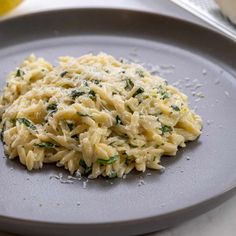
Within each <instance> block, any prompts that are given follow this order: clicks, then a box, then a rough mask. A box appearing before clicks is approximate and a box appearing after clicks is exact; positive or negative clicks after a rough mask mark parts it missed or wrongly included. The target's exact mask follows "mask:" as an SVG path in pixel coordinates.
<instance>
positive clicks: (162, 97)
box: [161, 91, 170, 100]
mask: <svg viewBox="0 0 236 236" xmlns="http://www.w3.org/2000/svg"><path fill="white" fill-rule="evenodd" d="M169 97H170V95H169V93H167V92H166V91H162V92H161V99H162V100H164V99H166V98H169Z"/></svg>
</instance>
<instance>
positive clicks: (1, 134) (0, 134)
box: [0, 122, 6, 143]
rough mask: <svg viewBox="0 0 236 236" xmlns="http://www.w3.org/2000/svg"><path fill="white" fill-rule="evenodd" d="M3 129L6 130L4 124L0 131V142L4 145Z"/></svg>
mask: <svg viewBox="0 0 236 236" xmlns="http://www.w3.org/2000/svg"><path fill="white" fill-rule="evenodd" d="M5 129H6V122H4V123H3V125H2V129H1V131H0V139H1V141H2V142H3V143H4V132H5Z"/></svg>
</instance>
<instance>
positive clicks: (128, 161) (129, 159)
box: [125, 156, 132, 165]
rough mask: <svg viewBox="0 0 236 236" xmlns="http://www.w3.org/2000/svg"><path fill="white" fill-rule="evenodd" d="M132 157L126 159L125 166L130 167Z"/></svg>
mask: <svg viewBox="0 0 236 236" xmlns="http://www.w3.org/2000/svg"><path fill="white" fill-rule="evenodd" d="M131 161H132V160H131V157H129V156H126V158H125V164H126V165H129V164H130V163H131Z"/></svg>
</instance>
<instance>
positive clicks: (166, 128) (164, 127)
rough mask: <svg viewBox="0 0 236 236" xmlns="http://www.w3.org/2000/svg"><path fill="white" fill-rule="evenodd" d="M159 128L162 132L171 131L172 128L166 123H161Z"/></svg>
mask: <svg viewBox="0 0 236 236" xmlns="http://www.w3.org/2000/svg"><path fill="white" fill-rule="evenodd" d="M160 130H161V132H162V134H165V133H168V132H171V131H172V130H173V129H172V128H171V127H170V126H168V125H162V126H161V128H160Z"/></svg>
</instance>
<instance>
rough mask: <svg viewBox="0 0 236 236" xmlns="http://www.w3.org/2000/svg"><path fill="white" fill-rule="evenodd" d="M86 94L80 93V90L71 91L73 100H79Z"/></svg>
mask: <svg viewBox="0 0 236 236" xmlns="http://www.w3.org/2000/svg"><path fill="white" fill-rule="evenodd" d="M84 94H85V92H82V91H80V90H72V91H71V97H72V98H73V99H75V98H77V97H80V96H82V95H84Z"/></svg>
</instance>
